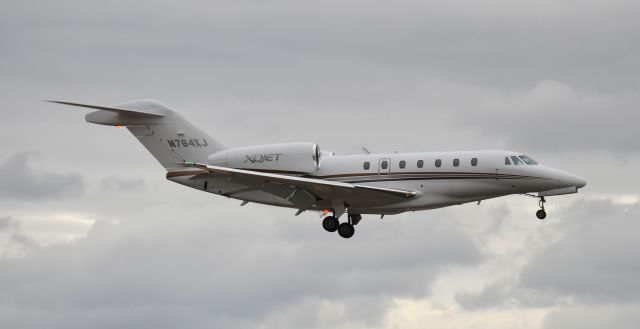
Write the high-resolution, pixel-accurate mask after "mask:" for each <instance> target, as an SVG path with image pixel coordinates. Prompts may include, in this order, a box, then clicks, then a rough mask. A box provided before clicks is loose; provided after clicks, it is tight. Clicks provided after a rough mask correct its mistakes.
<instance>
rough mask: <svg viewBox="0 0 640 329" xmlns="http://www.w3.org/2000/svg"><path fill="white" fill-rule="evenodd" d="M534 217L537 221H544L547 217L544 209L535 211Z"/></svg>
mask: <svg viewBox="0 0 640 329" xmlns="http://www.w3.org/2000/svg"><path fill="white" fill-rule="evenodd" d="M536 217H538V219H545V218H546V217H547V212H546V211H544V209H540V210H538V211H536Z"/></svg>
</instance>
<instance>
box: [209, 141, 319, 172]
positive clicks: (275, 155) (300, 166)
mask: <svg viewBox="0 0 640 329" xmlns="http://www.w3.org/2000/svg"><path fill="white" fill-rule="evenodd" d="M320 154H321V152H320V148H319V147H318V144H313V143H282V144H268V145H255V146H245V147H236V148H231V149H226V150H224V151H220V152H218V153H214V154H212V155H210V156H209V164H210V165H214V166H223V167H230V168H236V169H250V170H260V171H266V172H275V173H288V174H310V173H314V172H315V171H316V170H318V168H320Z"/></svg>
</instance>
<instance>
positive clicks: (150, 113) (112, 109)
mask: <svg viewBox="0 0 640 329" xmlns="http://www.w3.org/2000/svg"><path fill="white" fill-rule="evenodd" d="M46 102H49V103H56V104H62V105H71V106H78V107H84V108H88V109H94V110H102V111H109V112H115V113H119V114H127V115H136V116H142V117H154V118H157V117H163V116H164V113H161V112H153V111H148V110H145V111H141V110H131V109H123V108H118V107H108V106H98V105H89V104H80V103H71V102H62V101H50V100H47V101H46Z"/></svg>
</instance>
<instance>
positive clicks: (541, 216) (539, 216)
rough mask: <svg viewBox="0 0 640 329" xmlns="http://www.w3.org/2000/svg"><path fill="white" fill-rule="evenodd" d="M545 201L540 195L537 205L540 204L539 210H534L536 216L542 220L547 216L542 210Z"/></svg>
mask: <svg viewBox="0 0 640 329" xmlns="http://www.w3.org/2000/svg"><path fill="white" fill-rule="evenodd" d="M545 202H547V201H546V200H545V199H544V197H543V196H541V197H540V201H538V205H540V210H538V211H536V217H538V219H540V220H542V219H545V218H546V217H547V212H546V211H545V210H544V203H545Z"/></svg>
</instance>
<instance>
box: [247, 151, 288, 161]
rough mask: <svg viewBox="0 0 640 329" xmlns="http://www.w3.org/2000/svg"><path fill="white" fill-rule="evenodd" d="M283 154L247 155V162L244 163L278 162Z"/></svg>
mask: <svg viewBox="0 0 640 329" xmlns="http://www.w3.org/2000/svg"><path fill="white" fill-rule="evenodd" d="M281 155H282V153H265V154H252V155H245V158H246V159H245V160H244V162H243V163H247V162H251V163H263V162H265V161H268V162H271V161H278V160H279V159H280V156H281Z"/></svg>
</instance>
